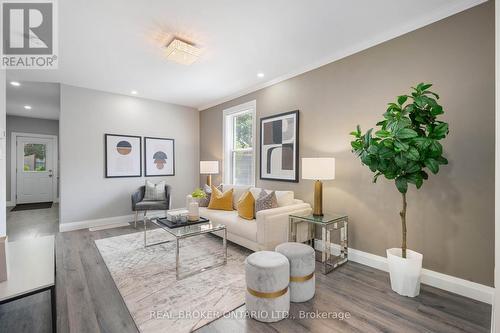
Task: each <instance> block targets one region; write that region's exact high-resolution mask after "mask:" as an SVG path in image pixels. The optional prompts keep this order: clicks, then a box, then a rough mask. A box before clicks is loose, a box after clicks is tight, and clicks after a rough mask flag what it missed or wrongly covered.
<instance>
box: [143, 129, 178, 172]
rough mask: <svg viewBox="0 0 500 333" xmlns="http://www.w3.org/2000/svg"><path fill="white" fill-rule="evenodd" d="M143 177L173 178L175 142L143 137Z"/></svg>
mask: <svg viewBox="0 0 500 333" xmlns="http://www.w3.org/2000/svg"><path fill="white" fill-rule="evenodd" d="M144 170H145V172H144V175H145V176H146V177H155V176H175V141H174V139H167V138H151V137H144Z"/></svg>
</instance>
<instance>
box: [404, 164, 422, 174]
mask: <svg viewBox="0 0 500 333" xmlns="http://www.w3.org/2000/svg"><path fill="white" fill-rule="evenodd" d="M419 170H420V165H418V164H417V163H415V162H410V163H408V164H407V165H406V169H405V171H406V173H414V172H417V171H419Z"/></svg>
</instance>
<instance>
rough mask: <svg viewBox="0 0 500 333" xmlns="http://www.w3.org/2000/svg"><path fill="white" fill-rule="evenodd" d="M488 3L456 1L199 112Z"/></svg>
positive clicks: (201, 107) (238, 93) (476, 0)
mask: <svg viewBox="0 0 500 333" xmlns="http://www.w3.org/2000/svg"><path fill="white" fill-rule="evenodd" d="M486 1H487V0H462V1H454V2H453V3H452V4H450V6H448V7H446V8H443V9H441V10H439V11H436V12H433V13H431V15H428V16H425V17H422V18H419V19H416V20H413V21H409V22H408V23H407V24H406V25H405V26H402V27H399V28H397V29H393V30H391V31H388V32H387V33H385V34H380V35H378V36H375V37H372V38H368V39H366V40H365V41H363V42H361V43H359V44H358V45H355V46H353V47H349V48H346V49H343V50H339V51H338V52H336V53H334V54H332V55H329V56H327V57H325V58H323V59H322V60H320V61H318V62H315V63H312V64H310V65H307V66H305V67H302V68H300V69H298V70H296V71H293V72H290V73H288V74H285V75H282V76H280V77H277V78H275V79H272V80H270V81H267V82H263V83H261V84H258V85H255V86H252V87H250V88H246V89H243V90H240V91H238V92H236V93H234V94H231V95H229V96H226V97H223V98H220V99H217V100H216V101H215V102H212V103H208V104H205V105H202V106H200V107H198V111H204V110H206V109H209V108H211V107H214V106H217V105H220V104H222V103H225V102H229V101H231V100H233V99H236V98H238V97H241V96H244V95H246V94H250V93H252V92H255V91H257V90H260V89H263V88H266V87H269V86H272V85H274V84H276V83H279V82H282V81H285V80H288V79H290V78H292V77H295V76H298V75H301V74H304V73H306V72H309V71H312V70H313V69H316V68H319V67H322V66H325V65H327V64H329V63H332V62H334V61H337V60H340V59H343V58H346V57H348V56H350V55H353V54H355V53H358V52H361V51H363V50H366V49H369V48H370V47H373V46H375V45H378V44H382V43H384V42H386V41H388V40H391V39H394V38H396V37H399V36H402V35H404V34H407V33H409V32H411V31H414V30H417V29H420V28H422V27H425V26H427V25H429V24H432V23H434V22H437V21H440V20H442V19H444V18H447V17H449V16H452V15H454V14H457V13H460V12H462V11H465V10H467V9H470V8H472V7H475V6H477V5H480V4H482V3H484V2H486Z"/></svg>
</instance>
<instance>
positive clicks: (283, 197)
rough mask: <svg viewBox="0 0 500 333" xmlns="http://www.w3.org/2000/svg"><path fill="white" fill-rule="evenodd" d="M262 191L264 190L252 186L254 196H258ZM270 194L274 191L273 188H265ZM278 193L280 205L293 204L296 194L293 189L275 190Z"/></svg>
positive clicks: (251, 190)
mask: <svg viewBox="0 0 500 333" xmlns="http://www.w3.org/2000/svg"><path fill="white" fill-rule="evenodd" d="M260 191H262V189H261V188H259V187H252V188H251V189H250V192H251V193H252V195H253V197H254V198H258V197H259V194H260ZM265 191H266V192H267V193H268V194H269V193H271V192H272V190H265ZM274 192H275V194H276V199H278V207H284V206H289V205H293V200H294V199H295V195H294V193H293V191H274Z"/></svg>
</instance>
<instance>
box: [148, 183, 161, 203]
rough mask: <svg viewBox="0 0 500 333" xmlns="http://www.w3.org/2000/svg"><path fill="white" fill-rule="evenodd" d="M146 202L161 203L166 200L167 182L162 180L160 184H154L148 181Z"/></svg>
mask: <svg viewBox="0 0 500 333" xmlns="http://www.w3.org/2000/svg"><path fill="white" fill-rule="evenodd" d="M144 200H146V201H161V200H165V181H164V180H162V181H161V182H159V183H158V184H153V183H152V182H150V181H149V180H146V191H145V193H144Z"/></svg>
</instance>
